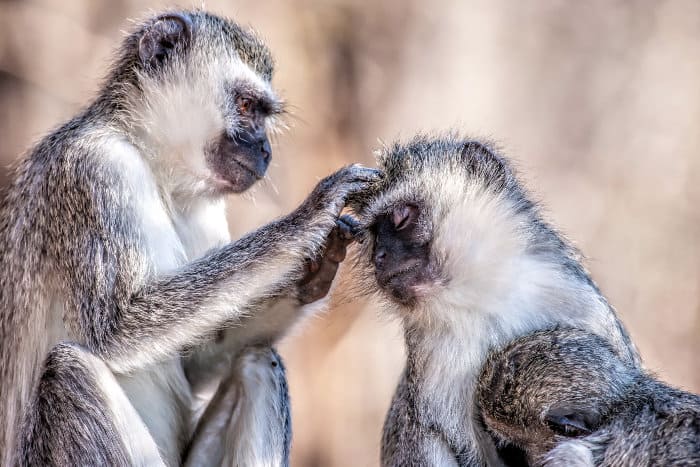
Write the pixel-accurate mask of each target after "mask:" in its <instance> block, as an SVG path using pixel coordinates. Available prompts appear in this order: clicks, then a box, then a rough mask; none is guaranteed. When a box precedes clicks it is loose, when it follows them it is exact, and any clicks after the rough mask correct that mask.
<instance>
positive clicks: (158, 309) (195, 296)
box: [88, 218, 322, 370]
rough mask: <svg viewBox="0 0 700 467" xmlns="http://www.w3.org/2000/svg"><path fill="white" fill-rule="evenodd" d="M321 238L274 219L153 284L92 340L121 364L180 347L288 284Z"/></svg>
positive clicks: (159, 355) (128, 365)
mask: <svg viewBox="0 0 700 467" xmlns="http://www.w3.org/2000/svg"><path fill="white" fill-rule="evenodd" d="M316 236H318V237H319V240H318V241H317V240H316V239H315V237H316ZM290 238H291V239H295V240H291V241H290ZM321 239H322V236H321V235H317V234H316V233H315V231H314V228H313V226H311V227H309V228H307V229H303V228H301V227H300V226H298V225H297V224H296V223H295V222H293V221H292V220H290V219H289V218H284V219H282V220H280V221H277V222H273V223H271V224H269V225H267V226H265V227H262V228H261V229H259V230H258V231H256V232H254V233H252V234H249V235H247V236H246V237H244V238H242V239H241V240H239V241H237V242H235V243H232V244H230V245H227V246H225V247H223V248H221V249H219V250H217V251H214V252H212V253H210V254H209V255H207V256H205V257H203V258H201V259H199V260H197V261H195V262H193V263H191V264H189V265H188V266H186V267H185V268H184V269H182V270H181V271H180V272H179V273H176V274H174V275H172V276H170V277H167V278H163V279H159V280H156V281H154V282H151V283H150V284H147V285H146V286H144V287H143V288H142V289H141V290H140V291H139V292H137V293H136V294H134V295H133V296H132V297H131V298H130V300H129V301H128V302H127V303H124V304H122V305H121V306H119V307H118V308H117V309H116V310H115V312H114V319H113V321H112V326H110V327H108V328H107V329H106V330H105V329H104V328H103V329H102V333H101V334H98V333H97V332H94V333H93V336H88V338H89V337H92V340H91V341H90V340H89V341H88V344H92V345H91V346H92V347H94V348H95V349H96V351H97V352H99V353H100V354H101V355H102V356H103V358H105V359H106V360H107V361H108V362H109V364H110V365H111V366H112V367H113V368H114V369H115V370H126V369H129V368H131V367H135V366H141V365H145V364H148V363H150V362H154V361H157V360H158V359H159V358H162V357H164V356H167V355H170V354H172V353H174V352H177V351H178V350H179V349H181V348H182V347H184V346H186V345H190V344H193V343H196V342H197V341H198V340H200V339H202V338H203V337H205V336H206V335H208V334H210V333H211V332H212V331H214V330H215V329H217V328H219V327H221V326H222V325H223V324H224V323H225V322H227V321H231V320H235V319H239V318H242V317H243V316H245V314H246V312H250V310H251V307H250V305H251V304H253V303H254V302H256V301H260V300H261V299H263V298H265V297H269V296H271V295H274V294H275V293H277V292H278V291H279V289H281V288H284V286H285V285H287V283H288V282H289V281H290V280H291V278H292V277H291V276H292V275H293V273H294V272H296V271H297V270H300V268H301V265H302V264H303V260H304V257H305V256H307V255H309V254H310V252H309V251H308V250H310V249H311V248H309V245H316V244H317V243H320V241H321ZM98 325H100V323H96V324H94V325H93V326H92V329H93V330H94V331H97V326H98Z"/></svg>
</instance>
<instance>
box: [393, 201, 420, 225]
mask: <svg viewBox="0 0 700 467" xmlns="http://www.w3.org/2000/svg"><path fill="white" fill-rule="evenodd" d="M417 217H418V207H417V206H414V205H412V204H404V205H402V206H397V207H395V208H394V210H393V211H392V213H391V221H392V222H393V224H394V228H395V229H396V230H397V231H398V230H403V229H405V228H406V227H408V226H409V225H411V224H413V222H414V221H415V220H416V218H417Z"/></svg>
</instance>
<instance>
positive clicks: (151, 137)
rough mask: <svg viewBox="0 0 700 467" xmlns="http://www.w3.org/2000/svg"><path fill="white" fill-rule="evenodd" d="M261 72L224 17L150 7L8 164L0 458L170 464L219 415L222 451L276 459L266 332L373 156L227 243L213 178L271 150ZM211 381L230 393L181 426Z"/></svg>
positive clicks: (301, 290)
mask: <svg viewBox="0 0 700 467" xmlns="http://www.w3.org/2000/svg"><path fill="white" fill-rule="evenodd" d="M272 73H273V62H272V58H271V55H270V52H269V50H268V49H267V47H266V46H265V44H264V43H263V42H262V41H261V40H260V39H259V38H258V37H257V36H256V35H255V34H254V33H253V32H251V31H249V30H247V29H243V28H241V27H240V26H238V25H237V24H236V23H234V22H233V21H230V20H228V19H224V18H221V17H218V16H215V15H212V14H209V13H206V12H204V11H183V12H170V13H166V14H162V15H158V16H155V17H152V18H150V19H147V20H145V21H143V22H142V23H140V24H138V25H137V26H136V27H135V28H134V30H133V32H132V33H130V34H129V35H128V36H127V37H126V38H125V40H124V41H123V43H122V44H121V47H120V48H119V49H118V52H117V55H116V57H115V60H114V63H113V65H112V68H111V71H110V73H109V75H108V76H107V79H106V81H105V83H104V85H103V87H102V88H101V90H100V91H99V93H98V95H97V97H96V98H95V99H94V100H93V101H92V102H91V103H90V104H89V105H88V106H87V107H86V108H85V109H84V110H83V111H81V112H80V113H79V114H78V115H77V116H76V117H75V118H73V119H71V120H70V121H68V122H67V123H65V124H64V125H62V126H60V127H59V128H58V129H56V130H54V131H53V132H51V133H50V134H49V135H48V136H47V137H45V138H44V139H43V140H41V141H40V142H39V143H38V144H37V145H36V146H34V147H33V148H32V149H31V150H30V151H29V152H28V153H27V155H26V156H25V157H24V158H22V159H21V160H20V161H19V162H18V164H17V166H16V167H15V169H14V172H13V175H12V177H13V180H12V183H11V186H10V187H9V188H8V190H7V191H6V192H5V193H4V194H3V197H2V207H1V210H0V270H1V271H2V275H1V276H0V420H2V424H0V464H2V465H3V466H5V465H13V464H22V465H24V464H28V465H93V464H102V465H158V464H167V465H178V464H180V463H181V462H182V461H183V460H187V459H185V458H183V456H186V453H187V449H188V448H187V447H188V445H189V446H192V448H191V449H194V450H197V446H201V444H198V440H196V439H192V436H193V433H198V434H201V435H202V437H203V441H201V442H202V443H206V440H207V439H208V437H210V436H212V435H211V433H212V431H216V430H217V429H220V430H227V431H228V432H231V433H233V434H234V435H235V434H238V435H239V436H238V437H237V438H236V437H235V436H234V439H231V440H230V443H229V444H228V445H227V447H226V448H227V449H230V451H231V452H234V453H236V454H235V458H233V459H232V462H235V463H238V464H239V465H280V464H285V463H286V462H287V456H288V452H289V435H290V431H289V414H288V406H287V400H286V398H287V393H286V381H285V380H284V370H283V367H282V364H281V361H280V360H279V358H278V356H277V355H276V353H275V352H274V351H273V350H272V349H271V348H270V346H271V345H272V344H274V343H275V341H276V340H277V339H278V338H279V337H280V336H282V335H283V334H284V333H285V331H286V330H287V329H288V328H289V327H290V326H291V325H292V323H293V322H294V321H295V320H297V319H298V317H299V316H301V315H302V314H303V310H302V306H303V305H305V304H308V303H310V302H313V301H315V300H317V299H319V298H321V297H322V296H323V295H325V293H326V292H327V291H328V288H329V287H330V283H331V281H332V279H333V276H334V274H335V270H336V268H337V266H338V262H339V260H340V259H342V257H343V255H344V251H345V246H346V245H347V243H348V241H349V238H348V236H347V235H346V234H345V233H344V232H346V231H347V228H346V227H345V226H344V224H343V223H342V222H340V223H339V221H338V215H339V213H340V211H341V210H342V209H343V208H344V206H345V204H346V201H347V200H348V197H350V196H352V195H353V194H354V193H355V192H357V191H360V190H362V189H364V187H365V185H366V184H367V183H368V182H369V181H371V180H373V179H375V178H376V177H377V173H376V171H374V170H370V169H364V168H361V167H359V166H351V167H347V168H344V169H341V170H340V171H338V172H336V173H335V174H333V175H331V176H329V177H327V178H326V179H324V180H323V181H321V182H320V183H319V184H318V185H317V187H316V188H315V189H314V191H313V192H312V193H311V195H310V196H309V197H308V198H307V199H306V200H305V201H304V202H303V203H302V204H301V205H300V206H299V207H298V208H297V209H295V210H294V211H293V212H291V213H290V214H288V215H286V216H283V217H281V218H279V219H277V220H275V221H273V222H271V223H270V224H268V225H265V226H263V227H261V228H259V229H258V230H256V231H254V232H252V233H250V234H248V235H246V236H244V237H243V238H241V239H239V240H237V241H234V242H232V241H231V240H230V238H229V233H228V228H227V222H226V217H225V203H224V200H225V196H226V195H228V194H231V193H241V192H243V191H245V190H247V189H248V188H249V187H250V186H251V185H253V184H254V183H255V182H256V181H257V180H258V179H260V178H261V177H263V175H264V174H265V172H266V169H267V167H268V165H269V162H270V158H271V149H270V144H269V142H268V137H267V132H268V131H269V130H270V128H271V127H272V126H273V124H274V121H275V118H276V116H277V115H278V114H279V113H280V111H281V110H282V106H281V103H280V100H279V98H278V97H277V95H276V93H275V92H274V90H273V88H272V86H271V78H272ZM221 380H223V381H224V383H222V384H221V385H218V382H219V381H221ZM227 385H228V386H227ZM217 387H219V390H218V391H219V394H217V396H215V397H214V401H215V402H216V403H217V404H221V405H220V407H228V408H231V407H233V408H234V409H235V410H234V411H233V413H231V414H230V417H228V418H227V419H226V420H225V421H224V422H221V420H220V419H219V418H217V417H204V418H203V419H202V420H203V423H206V425H205V426H196V422H197V417H198V416H199V414H200V413H202V412H205V413H206V408H207V403H208V401H209V399H210V398H211V395H212V393H213V392H214V391H215V390H216V388H217ZM250 387H254V388H255V390H254V391H251V390H246V388H250ZM222 394H223V396H222ZM220 396H221V397H220ZM227 397H228V398H231V397H233V398H234V399H235V400H234V403H233V404H228V405H227V404H222V403H221V401H222V400H225V399H226V398H227ZM195 401H196V402H195ZM212 420H214V421H215V422H216V423H214V422H212ZM214 436H215V435H214ZM256 443H257V444H256ZM200 450H201V449H200ZM198 452H199V451H198ZM219 457H221V456H219ZM198 459H199V462H201V463H210V462H208V461H207V460H206V459H204V458H201V457H200V458H198Z"/></svg>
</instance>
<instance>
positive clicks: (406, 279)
mask: <svg viewBox="0 0 700 467" xmlns="http://www.w3.org/2000/svg"><path fill="white" fill-rule="evenodd" d="M377 284H378V285H379V288H380V290H382V291H383V292H384V294H385V295H386V296H387V298H388V299H389V300H391V301H392V302H394V303H395V304H396V305H398V306H399V307H401V308H409V309H410V308H415V307H416V306H418V305H419V304H420V303H422V302H424V301H426V300H428V299H429V298H430V297H432V296H433V295H435V293H436V292H437V289H438V288H439V285H440V281H438V280H436V279H435V278H433V277H426V276H425V275H424V274H422V273H418V274H416V273H415V272H414V271H408V272H406V273H403V274H398V275H395V276H393V277H390V278H389V279H388V280H382V279H381V278H379V277H377Z"/></svg>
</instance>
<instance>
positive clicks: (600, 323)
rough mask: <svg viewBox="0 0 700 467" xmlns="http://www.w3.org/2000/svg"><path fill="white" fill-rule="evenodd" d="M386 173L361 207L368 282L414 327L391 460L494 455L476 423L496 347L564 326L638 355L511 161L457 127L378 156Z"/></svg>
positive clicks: (391, 427) (388, 446)
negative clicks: (477, 394) (484, 370)
mask: <svg viewBox="0 0 700 467" xmlns="http://www.w3.org/2000/svg"><path fill="white" fill-rule="evenodd" d="M378 163H379V168H380V169H381V170H383V171H384V178H383V179H382V180H381V181H380V182H378V183H376V184H375V186H374V188H373V189H372V190H369V191H368V192H367V193H366V195H364V196H363V197H362V199H359V200H357V202H356V203H355V204H354V206H355V209H356V210H357V211H358V213H359V214H358V216H359V218H360V222H361V223H362V224H363V226H364V231H365V236H366V239H365V241H364V243H363V244H362V249H361V251H360V252H359V253H358V254H359V259H358V261H359V264H360V267H359V268H358V271H359V272H358V273H357V277H358V281H359V282H361V283H362V284H363V286H364V287H366V288H367V289H368V290H370V291H374V292H376V293H377V295H378V297H379V298H380V299H381V300H382V301H383V303H384V305H385V307H386V308H387V309H388V310H390V312H391V313H392V315H393V316H396V317H398V319H399V320H400V321H401V323H402V325H403V328H404V335H405V342H406V350H407V361H406V366H405V369H404V372H403V375H402V377H401V381H400V382H399V385H398V388H397V390H396V393H395V396H394V399H393V402H392V404H391V408H390V410H389V414H388V416H387V419H386V421H385V426H384V434H383V440H382V454H381V461H382V464H383V465H385V466H398V465H401V466H405V465H440V466H448V465H483V464H489V465H498V463H499V461H498V453H497V452H496V448H495V446H494V444H493V442H492V441H491V440H490V438H489V437H488V436H486V435H485V433H484V432H483V430H481V429H480V427H479V426H478V425H476V424H475V423H473V422H472V420H473V417H474V416H475V415H476V414H475V413H474V410H473V395H474V394H473V391H474V388H475V385H476V381H477V378H478V376H479V371H480V369H481V366H482V363H483V362H484V360H485V359H486V356H487V352H488V351H489V349H499V348H500V347H501V346H503V345H505V344H506V343H507V342H510V341H511V340H513V339H514V338H516V337H518V336H521V335H525V334H529V333H532V332H534V331H536V330H539V329H546V328H551V327H552V326H555V325H557V324H567V325H571V326H577V327H580V328H582V329H585V330H588V331H590V332H592V333H594V334H596V335H599V336H601V338H603V339H605V340H606V341H607V342H609V343H610V345H611V346H612V347H613V348H615V349H617V351H618V352H619V353H620V355H621V358H623V360H624V361H625V362H626V363H628V364H630V365H636V364H638V362H639V360H638V356H637V353H636V350H635V349H634V347H633V345H632V343H631V342H630V339H629V337H628V335H627V333H626V331H625V330H624V328H623V326H622V324H621V323H620V321H619V320H618V318H617V316H616V314H615V312H614V311H613V309H612V308H611V306H610V305H609V304H608V302H607V301H606V299H605V298H604V297H603V296H602V295H601V293H600V291H599V290H598V287H597V286H596V284H595V283H594V282H593V281H592V280H591V278H590V276H589V274H588V273H587V271H586V270H585V269H584V267H583V266H582V265H581V262H580V261H579V255H578V253H577V252H576V250H575V249H574V248H573V247H572V246H571V245H570V244H569V243H567V241H566V240H565V239H564V238H563V237H562V236H561V235H560V234H559V233H557V231H556V230H554V229H553V228H552V227H551V226H550V225H549V224H547V223H546V222H545V221H544V220H543V219H542V216H541V214H540V210H539V208H538V206H537V204H536V203H535V202H533V201H532V200H531V199H530V198H529V197H528V195H527V193H526V191H525V190H524V188H523V187H522V185H521V184H520V183H519V182H518V180H517V178H516V176H515V174H514V172H513V170H512V169H511V167H510V166H509V164H508V163H507V161H506V160H505V159H504V158H503V157H502V156H501V155H499V154H498V153H497V152H496V151H495V150H494V149H493V148H492V147H491V146H490V145H488V144H485V143H482V142H479V141H474V140H470V139H466V138H462V137H459V136H457V135H447V136H444V137H429V136H418V137H416V138H414V139H413V140H411V141H410V142H408V143H407V144H401V143H396V144H394V145H392V146H390V147H388V148H385V149H384V150H383V151H381V152H380V154H379V156H378Z"/></svg>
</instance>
